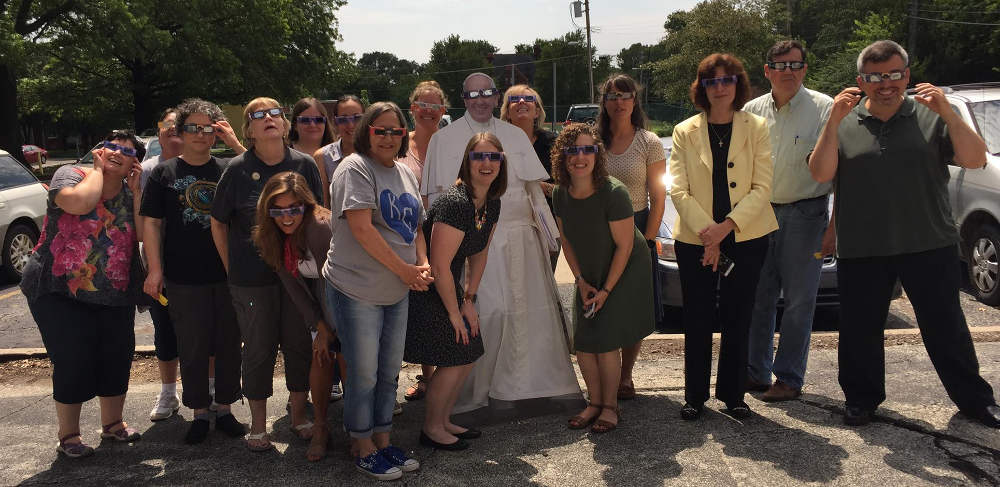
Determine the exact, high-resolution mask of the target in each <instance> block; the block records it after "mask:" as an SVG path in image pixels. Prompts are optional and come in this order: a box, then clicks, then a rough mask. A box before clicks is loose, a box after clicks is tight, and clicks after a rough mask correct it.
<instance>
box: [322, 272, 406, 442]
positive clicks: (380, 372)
mask: <svg viewBox="0 0 1000 487" xmlns="http://www.w3.org/2000/svg"><path fill="white" fill-rule="evenodd" d="M326 299H327V304H328V305H329V308H330V310H331V311H332V312H333V316H334V322H336V323H337V336H338V337H339V338H340V349H341V353H343V354H344V360H346V361H347V364H348V366H347V370H346V371H342V372H345V373H344V426H345V427H346V428H347V432H348V434H350V435H351V437H352V438H368V437H370V436H371V435H372V433H373V432H375V433H384V432H388V431H390V430H392V410H393V408H395V406H396V386H397V383H398V379H399V369H400V366H401V365H402V363H403V346H404V345H405V344H406V317H407V312H408V310H409V301H410V299H409V294H407V295H406V296H405V297H404V298H403V299H402V300H400V301H399V302H398V303H395V304H391V305H388V306H380V305H375V304H369V303H365V302H363V301H358V300H356V299H354V298H351V297H349V296H347V295H346V294H344V293H342V292H340V291H338V290H337V289H336V288H334V287H333V286H332V285H330V284H329V283H327V285H326Z"/></svg>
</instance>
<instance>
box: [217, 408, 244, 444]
mask: <svg viewBox="0 0 1000 487" xmlns="http://www.w3.org/2000/svg"><path fill="white" fill-rule="evenodd" d="M215 430H216V431H221V432H223V433H225V434H227V435H229V437H230V438H242V437H243V436H244V435H246V434H247V429H246V428H244V427H243V425H242V424H240V422H239V421H237V420H236V417H235V416H233V415H232V414H231V413H226V414H223V415H222V416H219V417H217V418H215Z"/></svg>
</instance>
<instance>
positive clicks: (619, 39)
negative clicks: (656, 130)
mask: <svg viewBox="0 0 1000 487" xmlns="http://www.w3.org/2000/svg"><path fill="white" fill-rule="evenodd" d="M697 3H698V0H669V1H668V0H618V1H612V0H592V1H591V2H590V9H591V15H590V22H591V27H596V28H595V29H594V30H593V32H592V33H591V41H592V42H593V44H594V46H595V47H596V48H597V52H598V54H610V55H617V54H618V52H619V51H621V49H622V48H625V47H628V46H630V45H632V44H633V43H636V42H641V43H643V44H655V43H656V42H658V41H659V40H660V39H661V38H662V37H663V22H664V21H666V20H667V15H669V14H670V13H671V12H673V11H676V10H689V9H690V8H691V7H694V5H695V4H697ZM400 5H412V6H413V7H412V8H407V9H402V8H400ZM625 7H627V8H625ZM337 19H338V20H339V21H340V34H341V36H342V37H343V38H344V40H343V41H342V42H338V43H337V47H338V48H339V49H341V50H343V51H346V52H353V53H354V54H355V58H360V57H361V55H362V54H364V53H366V52H372V51H383V52H389V53H392V54H395V55H396V57H398V58H402V59H408V60H411V61H416V62H418V63H426V62H427V61H428V60H429V58H430V52H431V47H432V46H433V45H434V42H435V41H439V40H442V39H445V38H447V37H448V36H449V35H451V34H458V35H459V36H460V37H461V38H462V39H468V40H485V41H489V42H490V43H491V44H493V45H494V46H496V47H497V48H499V49H500V51H499V52H500V53H513V52H514V46H515V45H517V44H531V43H533V42H534V40H535V39H538V38H541V39H553V38H555V37H559V36H562V35H563V34H565V33H567V32H570V31H572V30H575V29H576V27H574V25H573V22H576V24H577V25H578V26H579V27H580V28H584V27H585V25H586V23H585V20H584V18H583V17H580V18H573V17H572V15H571V6H570V1H569V0H493V1H484V0H419V1H404V0H348V3H347V5H345V6H344V7H342V8H341V9H340V10H339V11H338V12H337Z"/></svg>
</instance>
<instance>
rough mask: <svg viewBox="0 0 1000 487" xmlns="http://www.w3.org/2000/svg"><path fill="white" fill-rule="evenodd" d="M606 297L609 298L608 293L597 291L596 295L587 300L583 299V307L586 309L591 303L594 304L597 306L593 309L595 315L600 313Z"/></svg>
mask: <svg viewBox="0 0 1000 487" xmlns="http://www.w3.org/2000/svg"><path fill="white" fill-rule="evenodd" d="M608 296H609V294H608V292H607V291H605V290H603V289H601V290H600V291H597V292H596V293H594V294H593V295H591V297H590V298H589V299H584V300H583V306H584V307H586V306H590V305H591V304H593V303H596V304H597V306H596V307H595V308H594V312H595V313H596V312H598V311H600V310H601V308H603V307H604V302H605V301H607V300H608Z"/></svg>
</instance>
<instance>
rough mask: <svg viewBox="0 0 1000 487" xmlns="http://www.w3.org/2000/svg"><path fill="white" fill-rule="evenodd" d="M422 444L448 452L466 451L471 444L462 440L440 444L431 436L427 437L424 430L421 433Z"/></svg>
mask: <svg viewBox="0 0 1000 487" xmlns="http://www.w3.org/2000/svg"><path fill="white" fill-rule="evenodd" d="M420 444H421V445H424V446H427V447H430V448H433V449H435V450H447V451H457V450H464V449H466V448H468V447H469V442H468V441H465V440H463V439H461V438H459V439H457V440H455V442H454V443H438V442H436V441H434V440H432V439H431V437H430V436H427V433H424V432H423V430H421V431H420Z"/></svg>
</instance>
